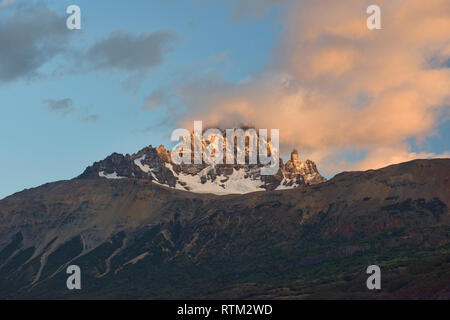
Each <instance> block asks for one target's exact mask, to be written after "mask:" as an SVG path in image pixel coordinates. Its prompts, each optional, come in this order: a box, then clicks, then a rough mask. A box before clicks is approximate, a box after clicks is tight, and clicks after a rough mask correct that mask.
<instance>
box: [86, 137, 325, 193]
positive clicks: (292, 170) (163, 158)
mask: <svg viewBox="0 0 450 320" xmlns="http://www.w3.org/2000/svg"><path fill="white" fill-rule="evenodd" d="M258 138H259V137H258ZM258 138H257V139H258ZM224 140H226V139H224ZM248 143H249V141H248V139H247V142H246V146H245V158H246V163H247V164H236V163H237V161H235V164H220V165H214V166H211V165H209V164H207V163H205V162H203V163H202V164H181V165H178V164H175V163H173V161H172V157H171V151H170V150H167V149H166V148H165V147H164V146H163V145H161V146H159V147H156V148H154V147H153V146H148V147H145V148H143V149H142V150H140V151H138V152H137V153H135V154H133V155H121V154H118V153H113V154H112V155H110V156H109V157H107V158H105V159H104V160H102V161H99V162H96V163H94V164H93V165H92V166H90V167H88V168H87V169H86V170H85V171H84V173H83V174H81V175H80V176H79V177H78V178H77V179H147V180H151V181H153V182H154V183H157V184H161V185H164V186H167V187H171V188H175V189H179V190H184V191H190V192H197V193H214V194H242V193H250V192H256V191H272V190H283V189H292V188H296V187H298V186H302V185H312V184H318V183H321V182H324V181H326V180H325V178H323V177H322V176H321V175H320V173H319V171H318V170H317V166H316V164H315V163H314V162H313V161H311V160H306V161H304V162H303V161H301V160H300V157H299V154H298V151H297V150H294V151H293V152H292V153H291V159H290V160H289V161H287V162H286V163H284V162H283V161H282V159H281V158H279V170H278V172H277V173H276V174H274V175H269V176H264V175H261V168H262V167H263V165H260V164H248V150H249V147H248ZM207 145H208V143H205V142H204V141H202V149H204V148H205V147H206V146H207ZM224 148H225V145H224ZM192 150H194V149H193V148H192ZM270 150H272V147H271V146H270V144H269V152H270ZM236 155H237V151H235V157H236Z"/></svg>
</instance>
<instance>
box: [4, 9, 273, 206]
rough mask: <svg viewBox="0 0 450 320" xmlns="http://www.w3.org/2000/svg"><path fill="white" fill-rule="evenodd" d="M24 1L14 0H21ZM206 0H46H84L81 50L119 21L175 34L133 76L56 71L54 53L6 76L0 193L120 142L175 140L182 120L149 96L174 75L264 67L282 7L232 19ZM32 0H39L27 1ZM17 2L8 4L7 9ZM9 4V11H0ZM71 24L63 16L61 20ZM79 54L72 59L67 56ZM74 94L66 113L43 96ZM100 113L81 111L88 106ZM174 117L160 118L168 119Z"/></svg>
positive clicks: (132, 146) (121, 146) (236, 75)
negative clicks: (34, 68)
mask: <svg viewBox="0 0 450 320" xmlns="http://www.w3.org/2000/svg"><path fill="white" fill-rule="evenodd" d="M18 2H19V1H17V2H16V5H19V3H18ZM217 3H218V5H211V4H208V3H207V1H148V0H139V1H136V0H134V1H130V2H125V1H107V0H97V1H61V0H58V1H46V2H37V5H43V6H47V7H48V8H50V9H51V10H53V11H54V12H56V13H58V14H61V15H64V16H68V15H66V14H65V10H66V7H67V6H69V5H71V4H77V5H78V6H79V7H80V8H81V12H82V30H80V31H78V30H73V31H70V32H72V33H73V35H71V38H70V47H71V48H73V51H77V50H85V49H86V48H87V47H89V46H90V45H92V43H94V42H95V41H98V40H99V39H103V38H105V37H107V36H108V35H109V34H110V33H111V32H114V31H117V30H121V31H124V32H127V33H130V34H137V35H138V34H144V33H152V32H156V31H159V30H169V31H170V32H172V33H173V34H174V37H175V38H176V39H175V40H174V44H173V48H172V49H171V50H170V51H169V52H168V53H167V54H165V55H164V57H163V61H162V63H160V64H159V65H157V66H156V67H154V68H151V69H150V70H148V71H147V72H145V75H144V76H143V77H141V78H139V80H138V81H137V82H138V85H136V84H132V85H131V86H132V88H129V86H127V81H131V82H132V80H129V78H130V77H133V74H130V73H128V72H121V71H115V70H100V71H98V70H97V71H96V70H89V69H88V70H83V71H80V72H77V71H76V66H75V70H74V71H73V73H71V72H66V71H65V72H64V73H63V75H59V76H56V75H49V74H51V73H53V71H54V70H56V69H59V68H61V66H64V64H65V63H66V60H65V59H66V58H65V57H56V58H55V59H52V60H51V61H49V62H48V63H46V64H44V65H43V66H42V67H41V68H40V69H39V70H40V71H42V73H45V74H46V75H45V76H43V77H42V78H37V79H31V80H30V79H17V80H15V81H13V82H8V83H0V99H1V100H0V105H1V108H2V114H3V116H2V125H1V126H0V133H1V136H2V137H3V138H2V139H1V140H0V150H1V157H0V161H1V164H0V167H1V181H0V198H2V197H4V196H7V195H9V194H11V193H13V192H17V191H20V190H22V189H24V188H30V187H34V186H38V185H41V184H43V183H46V182H51V181H55V180H61V179H70V178H73V177H75V176H77V175H79V174H80V173H81V172H82V171H83V170H84V169H85V167H87V166H88V165H91V164H92V163H93V162H94V161H98V160H100V159H103V158H105V157H106V156H107V155H109V154H111V153H112V152H120V153H134V152H136V151H138V150H140V149H141V148H143V147H144V146H147V145H151V144H152V145H160V144H167V143H168V140H169V137H170V132H171V131H172V130H173V126H174V124H175V122H171V121H170V119H167V115H166V112H165V111H164V110H142V108H141V106H142V103H143V100H144V99H145V97H146V96H148V95H149V94H151V92H152V91H153V90H155V89H157V88H158V87H160V86H164V85H166V84H170V83H172V82H173V81H174V80H176V79H183V78H184V77H188V76H189V74H190V73H192V72H194V73H195V74H194V75H199V74H201V73H205V74H207V73H218V74H220V75H221V76H223V77H224V78H225V79H227V80H229V81H241V80H242V79H244V78H246V77H247V76H248V75H249V74H251V73H252V72H255V71H257V70H258V69H260V68H261V67H262V66H263V65H264V64H265V63H266V61H267V59H268V57H269V55H270V52H271V50H270V48H271V46H272V43H273V41H274V39H275V38H276V36H277V33H278V32H279V28H280V27H279V25H278V24H277V13H276V10H274V11H273V12H270V13H268V14H267V15H266V16H265V17H264V18H263V19H258V20H247V21H244V20H242V21H237V20H235V21H233V19H231V18H230V10H231V9H230V7H228V6H227V5H226V4H225V2H217ZM27 5H31V4H30V1H27ZM14 10H19V11H20V10H21V9H18V8H17V7H16V6H15V5H11V6H8V7H4V8H1V9H0V13H1V15H0V18H1V19H5V20H6V19H8V18H9V17H10V16H11V14H12V12H13V11H14ZM2 11H3V12H2ZM61 28H65V25H64V24H63V25H61ZM69 63H71V62H69ZM65 98H70V99H72V100H73V108H74V110H73V111H72V112H70V113H69V114H66V115H64V114H59V113H55V112H52V111H50V110H49V108H48V106H47V105H46V104H45V103H43V101H44V100H47V99H53V100H59V99H65ZM89 115H91V116H96V117H98V119H96V121H91V122H88V121H83V120H82V118H83V117H86V116H89ZM167 120H169V121H168V123H167V126H158V128H156V130H152V129H151V128H152V126H154V125H155V124H158V123H160V122H161V121H162V122H164V121H167Z"/></svg>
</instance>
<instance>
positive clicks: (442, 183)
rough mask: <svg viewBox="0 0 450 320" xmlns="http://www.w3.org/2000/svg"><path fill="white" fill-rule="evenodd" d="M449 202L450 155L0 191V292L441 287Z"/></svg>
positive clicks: (294, 294)
mask: <svg viewBox="0 0 450 320" xmlns="http://www.w3.org/2000/svg"><path fill="white" fill-rule="evenodd" d="M449 205H450V159H436V160H416V161H412V162H408V163H403V164H399V165H394V166H390V167H387V168H384V169H380V170H371V171H367V172H346V173H341V174H339V175H337V176H336V177H335V178H333V179H331V180H330V181H327V182H324V183H321V184H317V185H311V186H306V185H305V186H299V187H298V188H296V189H292V190H283V191H268V192H257V193H250V194H245V195H225V196H217V195H211V194H196V193H190V192H185V191H181V190H175V189H171V188H166V187H164V186H160V185H156V184H154V183H152V182H151V181H149V180H146V179H111V180H110V179H75V180H71V181H61V182H56V183H51V184H46V185H44V186H41V187H38V188H35V189H31V190H26V191H23V192H21V193H17V194H15V195H12V196H10V197H8V198H5V199H4V200H1V201H0V298H11V299H14V298H51V299H59V298H68V299H72V298H73V299H77V298H119V299H127V298H133V299H142V298H145V299H167V298H171V299H173V298H238V299H245V298H269V299H272V298H273V299H283V298H290V299H297V298H299V299H300V298H326V299H330V298H431V299H449V298H450V290H449V288H450V228H449V226H450V215H449V209H448V208H449ZM71 264H75V265H79V266H80V267H81V270H82V290H80V291H69V290H67V288H66V279H67V277H68V275H67V274H66V272H65V271H66V268H67V266H68V265H71ZM372 264H377V265H379V266H380V267H381V270H382V290H380V291H378V292H371V291H369V290H367V288H366V279H367V277H368V276H367V275H366V274H365V271H366V268H367V266H369V265H372Z"/></svg>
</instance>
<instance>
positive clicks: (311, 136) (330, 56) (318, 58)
mask: <svg viewBox="0 0 450 320" xmlns="http://www.w3.org/2000/svg"><path fill="white" fill-rule="evenodd" d="M378 3H379V5H380V6H381V8H382V30H374V31H370V30H368V29H367V27H366V19H367V17H368V16H367V15H366V8H367V6H369V5H370V4H372V3H371V2H370V1H356V0H355V1H334V0H324V1H315V0H304V1H292V2H291V1H288V2H286V4H285V8H284V13H283V24H284V32H283V35H282V38H281V39H280V41H279V42H278V43H277V46H276V48H275V49H274V51H275V54H274V59H273V61H272V62H271V63H270V64H269V65H268V66H267V67H266V69H265V70H264V71H263V72H261V73H259V74H256V75H253V76H252V77H251V78H250V80H249V81H246V82H244V83H237V84H236V83H234V84H231V83H226V82H224V81H222V82H221V81H217V82H215V83H214V82H211V81H208V83H205V82H204V81H202V79H200V80H199V81H197V82H193V83H189V84H185V85H183V86H182V89H181V90H179V91H178V92H179V96H180V99H181V101H183V103H184V105H185V106H187V116H186V118H185V119H183V122H191V121H192V120H194V119H203V120H204V122H206V123H207V124H208V125H210V126H216V125H218V126H230V125H233V124H236V123H242V122H251V123H254V124H255V125H256V126H257V127H261V128H279V129H280V130H281V131H280V139H281V141H282V142H283V143H284V144H285V145H287V146H290V147H291V146H296V147H298V148H299V149H300V150H301V151H302V152H303V153H307V155H308V156H310V157H312V158H314V159H315V160H316V159H317V160H318V161H319V163H320V164H321V167H328V169H329V172H327V173H333V172H337V171H340V170H342V169H346V168H347V167H348V166H349V163H347V161H350V160H348V159H349V158H350V157H348V159H347V158H346V157H345V153H346V152H352V151H364V157H363V159H360V161H358V162H357V163H353V164H351V166H352V169H369V168H378V167H380V166H383V165H386V164H389V163H390V162H401V161H403V160H410V159H411V157H417V158H420V157H429V156H435V155H433V154H429V153H412V152H410V146H409V145H408V143H407V142H406V141H407V139H409V138H412V137H415V138H419V139H423V138H426V137H428V136H431V135H433V134H434V133H435V129H436V127H437V125H438V119H439V116H440V115H441V114H442V113H443V112H445V110H446V109H447V108H448V106H449V105H450V96H449V90H448V89H449V88H450V69H449V68H448V66H447V65H446V64H445V62H446V61H448V59H449V58H450V43H449V39H450V2H448V1H443V0H430V1H427V3H426V4H425V3H424V2H423V1H421V0H409V1H408V3H407V5H406V4H405V2H404V1H395V0H394V1H392V0H390V1H386V0H380V1H378ZM432 60H434V63H435V64H436V61H437V64H438V66H437V67H436V65H433V64H431V63H430V61H432ZM212 83H214V85H213V84H212ZM342 154H344V159H342V158H341V159H340V160H339V161H338V155H342Z"/></svg>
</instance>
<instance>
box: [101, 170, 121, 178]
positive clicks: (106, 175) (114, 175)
mask: <svg viewBox="0 0 450 320" xmlns="http://www.w3.org/2000/svg"><path fill="white" fill-rule="evenodd" d="M98 176H99V177H101V178H106V179H126V178H127V177H121V176H119V175H117V172H115V171H114V172H113V173H108V174H105V171H100V172H99V173H98Z"/></svg>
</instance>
